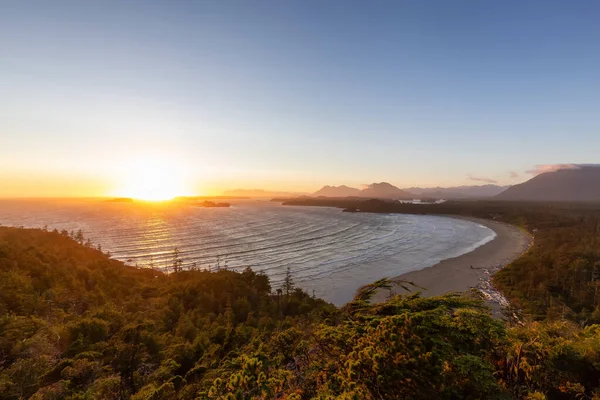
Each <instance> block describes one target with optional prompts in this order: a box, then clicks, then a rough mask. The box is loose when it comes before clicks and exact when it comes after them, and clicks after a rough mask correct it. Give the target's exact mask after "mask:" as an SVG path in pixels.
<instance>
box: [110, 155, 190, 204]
mask: <svg viewBox="0 0 600 400" xmlns="http://www.w3.org/2000/svg"><path fill="white" fill-rule="evenodd" d="M188 192H189V188H188V187H186V184H185V180H184V178H183V172H182V171H181V170H180V169H179V168H177V166H176V165H175V164H171V163H168V162H165V161H163V160H155V159H143V160H137V161H135V162H132V163H131V164H130V165H129V166H128V167H127V169H126V171H125V172H124V178H123V184H122V187H121V189H120V190H119V191H118V195H119V196H124V197H131V198H133V199H137V200H145V201H166V200H171V199H173V198H175V197H177V196H183V195H186V194H188Z"/></svg>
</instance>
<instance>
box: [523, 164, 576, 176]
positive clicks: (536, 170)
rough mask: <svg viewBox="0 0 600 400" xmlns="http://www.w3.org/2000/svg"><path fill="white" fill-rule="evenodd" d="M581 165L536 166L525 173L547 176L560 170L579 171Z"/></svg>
mask: <svg viewBox="0 0 600 400" xmlns="http://www.w3.org/2000/svg"><path fill="white" fill-rule="evenodd" d="M577 168H579V165H577V164H541V165H536V166H535V167H533V169H530V170H528V171H525V173H527V174H531V175H539V174H545V173H546V172H554V171H558V170H560V169H577Z"/></svg>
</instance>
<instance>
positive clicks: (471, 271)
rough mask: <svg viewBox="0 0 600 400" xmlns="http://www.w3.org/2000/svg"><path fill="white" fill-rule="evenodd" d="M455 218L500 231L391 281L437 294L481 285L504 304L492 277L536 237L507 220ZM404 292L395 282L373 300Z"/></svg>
mask: <svg viewBox="0 0 600 400" xmlns="http://www.w3.org/2000/svg"><path fill="white" fill-rule="evenodd" d="M452 218H459V219H465V220H468V221H472V222H476V223H478V224H481V225H484V226H486V227H488V228H490V229H492V230H493V231H494V232H496V237H495V238H494V239H493V240H492V241H490V242H488V243H486V244H484V245H482V246H480V247H478V248H476V249H475V250H473V251H472V252H470V253H466V254H463V255H461V256H458V257H454V258H449V259H446V260H443V261H441V262H439V263H438V264H436V265H434V266H432V267H429V268H424V269H422V270H419V271H413V272H408V273H406V274H402V275H399V276H396V277H394V278H392V279H391V281H392V282H394V281H409V282H413V283H415V284H416V285H419V286H421V287H422V288H423V289H418V288H416V289H415V290H421V292H422V295H423V296H437V295H441V294H444V293H448V292H464V291H467V290H470V289H471V288H478V289H480V290H481V291H482V292H483V293H484V295H485V296H486V298H487V299H488V301H489V302H490V303H491V305H494V304H500V305H504V304H502V302H503V301H504V299H503V296H501V295H500V294H499V293H498V292H496V291H495V290H494V289H493V287H491V286H490V282H489V278H490V276H491V275H493V274H494V273H495V272H496V271H498V270H499V269H500V268H502V267H504V266H505V265H507V264H509V263H510V262H512V261H513V260H515V259H517V258H518V257H519V256H520V255H521V254H523V253H524V252H525V251H526V250H527V249H528V248H529V246H530V244H531V243H532V240H533V238H532V237H531V235H529V234H528V233H527V232H525V231H523V230H521V229H519V228H517V227H515V226H512V225H509V224H505V223H503V222H496V221H491V220H485V219H479V218H469V217H454V216H453V217H452ZM403 292H405V291H404V289H402V288H401V287H400V286H398V285H393V286H392V288H391V289H389V290H381V291H379V292H378V293H376V294H375V296H374V298H373V301H374V302H382V301H385V300H386V298H388V297H389V296H390V295H394V294H399V293H403Z"/></svg>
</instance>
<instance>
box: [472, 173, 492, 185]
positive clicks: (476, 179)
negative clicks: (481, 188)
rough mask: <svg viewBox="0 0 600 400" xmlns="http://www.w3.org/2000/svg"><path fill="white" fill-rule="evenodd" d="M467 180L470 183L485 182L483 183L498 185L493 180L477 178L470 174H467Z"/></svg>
mask: <svg viewBox="0 0 600 400" xmlns="http://www.w3.org/2000/svg"><path fill="white" fill-rule="evenodd" d="M467 178H469V179H470V180H472V181H479V182H485V183H498V181H496V180H494V179H490V178H483V177H479V176H473V175H471V174H468V175H467Z"/></svg>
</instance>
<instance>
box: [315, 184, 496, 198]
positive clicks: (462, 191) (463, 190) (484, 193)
mask: <svg viewBox="0 0 600 400" xmlns="http://www.w3.org/2000/svg"><path fill="white" fill-rule="evenodd" d="M507 187H508V186H498V185H481V186H457V187H448V188H442V187H436V188H418V187H413V188H409V189H400V188H398V187H396V186H393V185H391V184H389V183H387V182H381V183H372V184H370V185H368V186H367V187H366V188H365V189H363V190H360V189H357V188H353V187H348V186H346V185H342V186H323V187H322V188H321V189H320V190H318V191H316V192H315V193H313V194H312V197H372V198H384V199H399V200H412V199H415V198H435V199H467V198H483V197H492V196H495V195H497V194H499V193H501V192H502V191H504V190H505V189H506V188H507Z"/></svg>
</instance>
